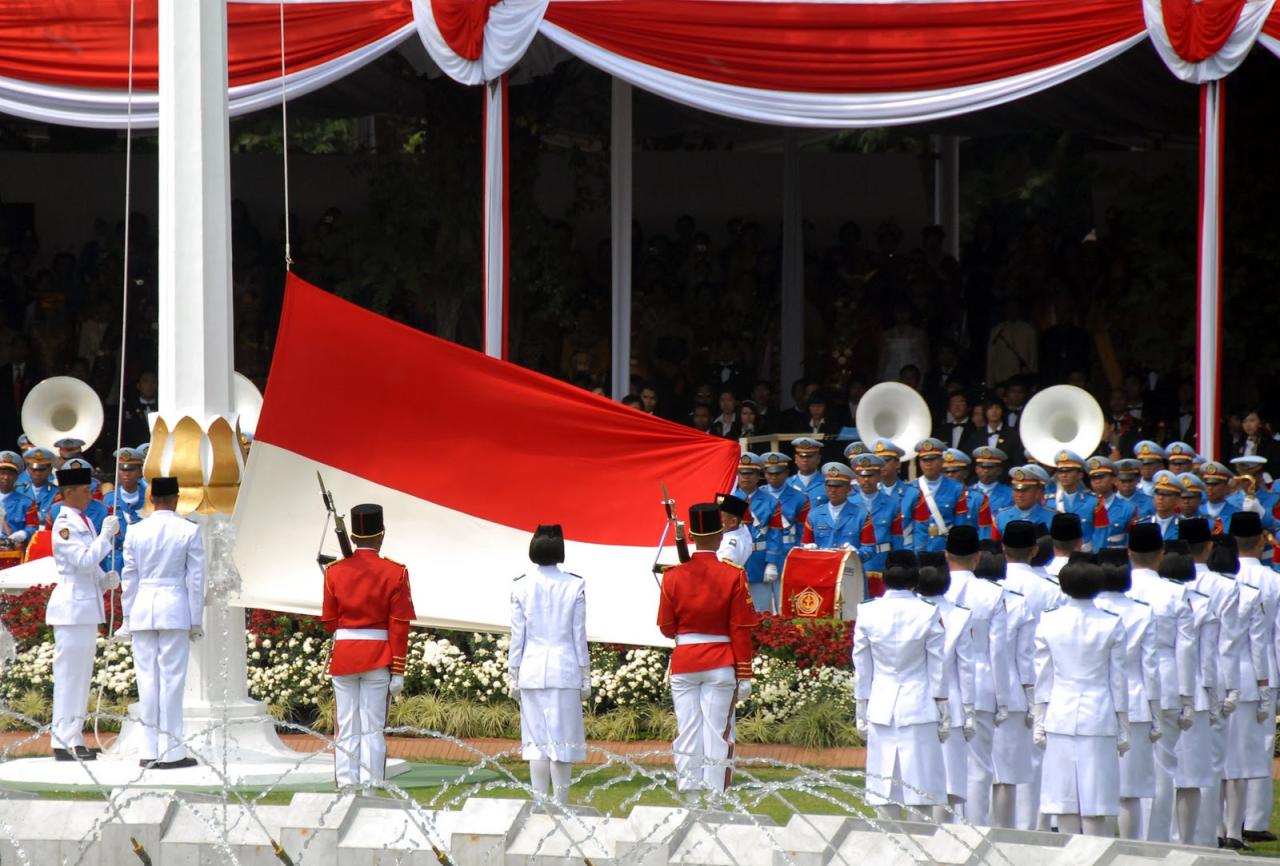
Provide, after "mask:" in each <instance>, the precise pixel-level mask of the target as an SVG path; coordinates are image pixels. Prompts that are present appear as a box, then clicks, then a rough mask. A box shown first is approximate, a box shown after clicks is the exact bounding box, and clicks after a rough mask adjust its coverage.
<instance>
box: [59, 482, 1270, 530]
mask: <svg viewBox="0 0 1280 866" xmlns="http://www.w3.org/2000/svg"><path fill="white" fill-rule="evenodd" d="M58 483H59V484H61V483H62V478H61V477H59V478H58ZM1231 534H1232V535H1234V536H1235V537H1236V538H1256V537H1257V536H1259V535H1261V534H1262V518H1261V517H1259V516H1258V515H1257V514H1255V513H1254V512H1252V511H1237V512H1236V513H1235V514H1233V515H1231Z"/></svg>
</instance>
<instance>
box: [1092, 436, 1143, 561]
mask: <svg viewBox="0 0 1280 866" xmlns="http://www.w3.org/2000/svg"><path fill="white" fill-rule="evenodd" d="M1085 468H1086V469H1087V470H1088V472H1089V486H1090V487H1091V488H1092V489H1093V494H1094V495H1095V496H1097V497H1098V503H1099V508H1098V511H1097V513H1096V514H1095V517H1097V516H1102V517H1105V522H1106V525H1105V526H1103V525H1102V522H1103V521H1102V520H1097V521H1095V523H1094V527H1095V528H1094V536H1093V549H1094V550H1103V549H1105V548H1108V547H1115V548H1119V549H1121V550H1123V549H1124V548H1126V547H1128V545H1129V527H1130V526H1132V525H1133V524H1134V523H1136V522H1137V521H1138V509H1137V507H1136V506H1135V505H1134V504H1133V503H1132V502H1129V501H1128V500H1126V499H1123V498H1121V497H1120V496H1119V495H1117V493H1116V465H1115V464H1114V463H1112V462H1111V461H1110V460H1108V459H1107V458H1106V457H1090V458H1089V459H1088V460H1087V461H1085Z"/></svg>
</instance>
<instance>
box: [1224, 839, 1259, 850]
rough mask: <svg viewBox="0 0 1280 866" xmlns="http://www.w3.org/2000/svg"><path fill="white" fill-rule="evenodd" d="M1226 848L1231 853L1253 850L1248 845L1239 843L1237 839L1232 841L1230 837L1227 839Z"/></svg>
mask: <svg viewBox="0 0 1280 866" xmlns="http://www.w3.org/2000/svg"><path fill="white" fill-rule="evenodd" d="M1227 847H1228V848H1230V849H1231V850H1232V851H1252V850H1253V849H1252V848H1250V847H1249V846H1248V845H1246V844H1244V842H1241V841H1240V840H1239V839H1232V838H1231V837H1230V836H1228V837H1227Z"/></svg>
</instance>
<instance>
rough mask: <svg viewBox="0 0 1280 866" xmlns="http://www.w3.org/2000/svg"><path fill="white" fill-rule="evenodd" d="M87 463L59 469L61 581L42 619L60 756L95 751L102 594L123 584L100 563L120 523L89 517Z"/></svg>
mask: <svg viewBox="0 0 1280 866" xmlns="http://www.w3.org/2000/svg"><path fill="white" fill-rule="evenodd" d="M91 480H92V476H91V474H90V472H89V470H88V469H62V470H59V471H58V487H59V489H60V491H61V493H62V508H61V509H60V510H59V512H58V519H57V520H56V521H55V522H54V524H53V560H54V563H55V565H56V566H57V568H58V585H57V586H55V587H54V588H53V593H52V594H51V595H50V596H49V604H48V606H47V607H46V608H45V617H44V621H45V622H46V623H47V624H48V625H50V626H52V627H53V643H54V650H53V724H52V728H51V730H50V734H51V739H52V742H53V756H54V757H55V758H57V759H58V760H59V761H74V760H81V761H91V760H93V759H94V758H95V757H96V755H97V752H96V751H93V750H90V749H87V748H86V747H85V745H84V722H85V717H86V715H87V714H88V708H89V684H90V681H91V680H92V678H93V657H94V654H95V653H96V651H97V646H98V626H99V625H101V624H102V623H104V622H106V616H105V615H104V610H103V606H102V594H103V593H104V592H107V591H109V590H112V589H115V588H116V587H117V586H119V585H120V578H118V577H116V576H115V575H111V576H110V577H108V575H107V574H106V573H105V572H104V571H103V570H102V567H101V565H100V564H99V563H101V562H102V558H103V557H105V556H106V555H107V553H108V552H109V551H110V550H111V546H112V544H113V543H114V541H115V537H116V533H117V532H118V531H119V529H120V525H119V522H118V520H117V519H116V517H115V516H114V515H112V516H108V517H107V518H106V519H105V520H103V523H102V529H101V531H99V532H94V530H93V524H92V523H90V521H89V518H87V517H85V515H84V509H85V508H86V507H88V505H89V500H90V498H91V496H92V495H93V494H92V493H91V492H90V487H89V482H90V481H91Z"/></svg>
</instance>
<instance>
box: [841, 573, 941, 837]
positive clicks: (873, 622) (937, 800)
mask: <svg viewBox="0 0 1280 866" xmlns="http://www.w3.org/2000/svg"><path fill="white" fill-rule="evenodd" d="M918 577H919V569H918V567H917V565H916V564H915V556H914V555H912V554H911V553H910V552H908V551H905V550H903V551H894V552H892V553H890V554H889V562H888V568H886V569H885V572H884V585H885V594H884V596H883V597H881V598H877V599H872V600H871V601H866V602H863V603H862V604H860V605H858V617H857V620H856V622H855V623H854V627H853V669H854V697H855V699H856V701H857V725H858V730H859V731H860V732H861V733H862V734H863V736H864V737H866V741H867V788H866V791H867V802H868V803H869V804H870V805H871V806H873V807H875V809H876V812H877V813H878V814H879V815H880V816H881V817H884V818H899V817H901V810H900V808H899V806H898V805H897V804H902V805H903V806H906V807H907V808H908V810H910V811H916V812H922V813H924V814H931V813H932V809H930V810H929V811H928V812H925V810H923V809H921V808H920V807H924V806H928V807H936V806H939V805H941V804H944V803H946V802H947V773H946V765H945V763H944V762H943V757H942V744H943V743H945V742H946V740H947V738H948V735H949V733H950V727H951V712H950V706H949V703H948V700H947V691H946V679H945V671H944V666H943V656H944V650H945V647H946V629H945V628H944V626H943V622H942V618H941V616H940V614H939V612H938V609H937V607H935V606H934V605H932V604H930V603H929V602H926V601H924V600H923V599H921V598H920V597H918V596H916V595H915V594H914V593H913V592H912V589H913V588H914V587H915V585H916V582H917V580H918Z"/></svg>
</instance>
